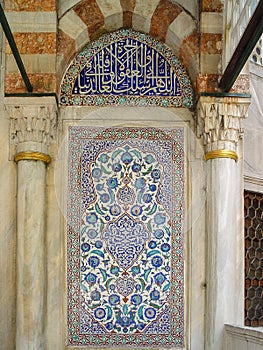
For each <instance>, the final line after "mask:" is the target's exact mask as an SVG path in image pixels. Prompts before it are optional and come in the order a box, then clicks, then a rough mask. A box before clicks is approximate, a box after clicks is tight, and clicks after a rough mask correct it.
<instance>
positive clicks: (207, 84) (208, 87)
mask: <svg viewBox="0 0 263 350" xmlns="http://www.w3.org/2000/svg"><path fill="white" fill-rule="evenodd" d="M219 80H220V75H217V74H204V75H201V74H199V76H198V77H197V79H196V95H198V94H199V93H200V92H218V91H220V89H219V87H218V83H219Z"/></svg>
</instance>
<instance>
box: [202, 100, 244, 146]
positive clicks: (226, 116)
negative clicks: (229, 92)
mask: <svg viewBox="0 0 263 350" xmlns="http://www.w3.org/2000/svg"><path fill="white" fill-rule="evenodd" d="M249 104H250V99H249V98H239V97H222V98H218V97H200V99H199V101H198V106H197V136H198V137H200V138H201V139H202V141H203V145H204V146H205V150H206V152H209V151H212V150H218V149H229V150H233V151H236V148H237V144H238V141H239V140H240V139H241V138H242V137H243V133H244V126H243V122H244V119H245V118H246V116H247V110H248V107H249Z"/></svg>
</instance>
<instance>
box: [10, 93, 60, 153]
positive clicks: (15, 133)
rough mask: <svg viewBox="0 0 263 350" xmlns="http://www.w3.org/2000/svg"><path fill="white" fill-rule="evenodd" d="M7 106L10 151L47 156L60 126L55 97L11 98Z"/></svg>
mask: <svg viewBox="0 0 263 350" xmlns="http://www.w3.org/2000/svg"><path fill="white" fill-rule="evenodd" d="M5 106H6V109H7V111H8V113H9V116H10V150H11V153H12V157H13V156H14V155H15V153H17V152H25V151H36V152H43V153H45V154H48V146H49V144H50V142H52V140H53V139H54V136H55V131H56V126H57V106H56V100H55V97H8V98H5Z"/></svg>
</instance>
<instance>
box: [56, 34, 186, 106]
mask: <svg viewBox="0 0 263 350" xmlns="http://www.w3.org/2000/svg"><path fill="white" fill-rule="evenodd" d="M59 101H60V104H61V106H84V105H98V106H102V105H106V106H108V105H115V106H116V105H117V106H151V107H155V106H161V107H186V108H192V107H193V89H192V86H191V83H190V80H189V78H188V75H187V73H186V71H185V69H184V68H183V66H182V64H181V62H180V61H179V59H178V58H177V57H176V56H175V55H173V53H172V51H171V50H170V49H169V47H168V46H167V45H166V44H164V43H162V42H160V41H156V40H154V39H153V38H152V37H151V36H149V35H147V34H144V33H140V32H135V31H133V30H130V29H121V30H118V31H115V32H113V33H108V34H105V35H104V36H101V37H100V38H99V40H95V41H93V42H91V43H90V44H88V45H87V47H85V48H84V49H83V50H82V51H81V52H80V53H79V54H78V55H76V56H75V58H74V59H73V60H72V62H71V63H70V65H69V67H68V69H67V71H66V73H65V75H64V78H63V80H62V84H61V88H60V96H59Z"/></svg>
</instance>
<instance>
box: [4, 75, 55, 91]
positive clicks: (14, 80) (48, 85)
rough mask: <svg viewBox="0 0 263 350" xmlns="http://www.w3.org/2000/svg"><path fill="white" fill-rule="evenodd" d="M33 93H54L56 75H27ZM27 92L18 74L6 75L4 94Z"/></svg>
mask: <svg viewBox="0 0 263 350" xmlns="http://www.w3.org/2000/svg"><path fill="white" fill-rule="evenodd" d="M28 78H29V81H30V83H31V84H32V86H33V92H55V91H56V74H55V73H49V74H28ZM19 92H20V93H21V92H27V89H26V87H25V84H24V81H23V79H22V77H21V75H20V74H15V73H12V74H7V75H6V77H5V93H19Z"/></svg>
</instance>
